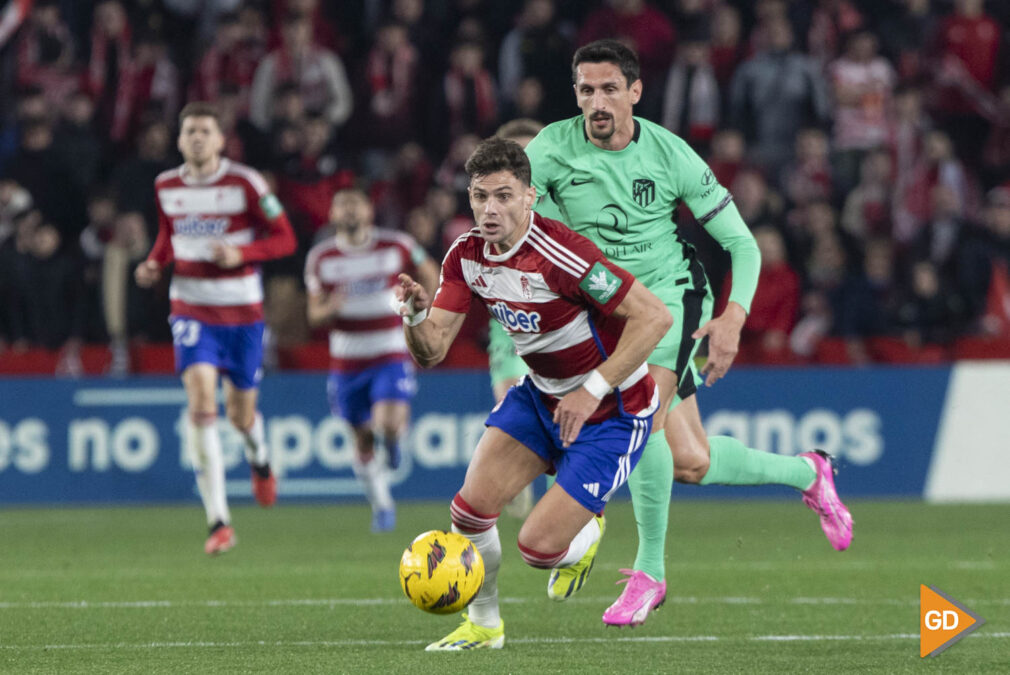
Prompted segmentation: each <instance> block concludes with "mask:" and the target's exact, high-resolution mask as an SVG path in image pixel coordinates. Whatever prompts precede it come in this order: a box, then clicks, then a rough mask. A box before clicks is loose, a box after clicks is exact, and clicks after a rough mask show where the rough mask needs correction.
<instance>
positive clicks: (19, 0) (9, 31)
mask: <svg viewBox="0 0 1010 675" xmlns="http://www.w3.org/2000/svg"><path fill="white" fill-rule="evenodd" d="M32 2H33V0H9V1H8V2H7V4H6V5H4V6H3V7H0V49H2V48H3V47H4V46H5V45H6V44H7V42H8V40H10V39H11V37H12V36H13V35H14V34H15V33H16V32H17V30H18V28H19V27H20V26H21V24H22V22H24V20H25V19H26V18H27V17H28V13H29V12H30V11H31V8H32ZM0 112H2V111H0Z"/></svg>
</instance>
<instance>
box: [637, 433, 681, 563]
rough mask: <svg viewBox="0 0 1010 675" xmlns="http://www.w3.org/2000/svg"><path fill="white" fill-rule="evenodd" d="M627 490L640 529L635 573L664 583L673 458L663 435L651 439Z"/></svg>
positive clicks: (656, 434) (655, 435)
mask: <svg viewBox="0 0 1010 675" xmlns="http://www.w3.org/2000/svg"><path fill="white" fill-rule="evenodd" d="M628 487H629V488H630V489H631V504H632V506H633V507H634V509H635V522H636V523H637V525H638V557H636V558H635V569H636V570H641V571H642V572H645V573H646V574H648V575H649V576H650V577H652V578H653V579H656V580H659V581H662V580H663V579H664V578H666V564H665V561H664V556H665V554H666V522H667V519H668V517H669V515H670V491H671V489H672V488H673V454H672V453H671V452H670V446H669V445H667V443H666V436H665V434H664V433H663V432H662V431H658V432H656V433H654V434H652V435H651V436H649V440H648V442H647V443H646V444H645V449H644V450H642V457H641V459H639V460H638V464H637V465H636V466H635V470H634V471H632V472H631V475H630V476H629V477H628Z"/></svg>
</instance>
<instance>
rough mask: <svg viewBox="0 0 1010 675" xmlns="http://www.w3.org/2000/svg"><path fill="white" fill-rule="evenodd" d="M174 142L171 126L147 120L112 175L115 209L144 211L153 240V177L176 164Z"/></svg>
mask: <svg viewBox="0 0 1010 675" xmlns="http://www.w3.org/2000/svg"><path fill="white" fill-rule="evenodd" d="M171 142H172V132H171V130H170V129H169V127H168V125H166V124H165V123H164V122H161V121H156V122H150V123H148V124H147V125H146V126H144V127H143V128H142V129H141V130H140V134H139V135H138V137H137V149H136V151H134V152H133V153H132V154H131V155H130V156H129V157H127V158H126V159H124V160H123V161H122V162H120V163H119V164H117V165H116V168H115V169H114V170H113V171H112V176H111V177H110V184H111V187H112V190H113V195H114V197H115V199H116V208H117V209H118V210H119V211H120V212H121V213H129V212H136V213H139V214H141V216H142V217H143V220H144V224H145V229H146V231H147V234H148V236H149V237H150V238H151V241H154V237H156V236H157V234H158V209H157V202H156V199H155V191H154V180H155V179H156V178H157V177H158V174H160V173H161V172H162V171H166V170H168V169H170V168H172V166H173V165H174V163H175V162H174V159H175V157H174V156H172V155H170V154H169V149H170V147H171V146H170V143H171ZM130 269H131V270H132V269H133V268H132V267H131V268H130Z"/></svg>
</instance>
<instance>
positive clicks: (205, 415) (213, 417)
mask: <svg viewBox="0 0 1010 675" xmlns="http://www.w3.org/2000/svg"><path fill="white" fill-rule="evenodd" d="M189 420H190V422H192V423H193V425H194V426H198V427H209V426H211V425H213V424H215V423H216V422H217V412H216V411H214V410H201V409H199V408H196V407H192V406H191V407H190V409H189Z"/></svg>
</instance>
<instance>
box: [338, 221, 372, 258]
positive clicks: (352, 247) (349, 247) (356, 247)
mask: <svg viewBox="0 0 1010 675" xmlns="http://www.w3.org/2000/svg"><path fill="white" fill-rule="evenodd" d="M333 241H334V242H336V246H337V248H339V249H340V250H341V251H346V252H348V253H355V252H357V251H364V250H365V249H368V248H371V247H372V243H373V242H374V241H375V227H374V226H373V227H369V228H368V232H367V233H366V234H365V239H364V241H362V242H361V243H360V244H352V243H351V242H349V241H348V240H347V238H346V237H341V236H338V235H334V236H333Z"/></svg>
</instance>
